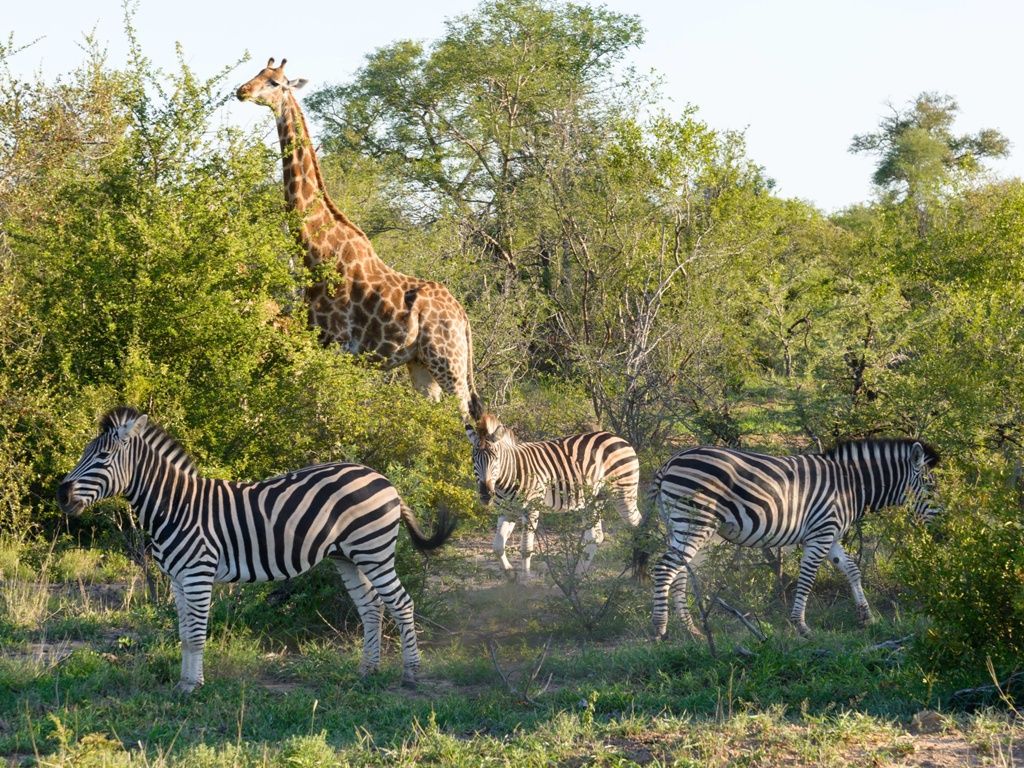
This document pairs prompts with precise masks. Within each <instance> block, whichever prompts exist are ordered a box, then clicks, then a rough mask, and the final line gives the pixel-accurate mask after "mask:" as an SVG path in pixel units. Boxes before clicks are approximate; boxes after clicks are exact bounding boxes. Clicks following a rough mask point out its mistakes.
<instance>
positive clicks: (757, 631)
mask: <svg viewBox="0 0 1024 768" xmlns="http://www.w3.org/2000/svg"><path fill="white" fill-rule="evenodd" d="M715 605H717V606H718V607H719V608H724V609H725V610H727V611H728V612H729V613H731V614H732V615H733V616H735V617H736V618H737V619H739V620H740V622H742V624H743V626H745V627H746V628H747V629H749V630H750V634H752V635H753V636H754V637H756V638H757V639H758V640H760V641H761V642H762V643H763V642H764V641H765V640H767V639H768V636H767V635H766V634H765V633H764V632H763V631H762V630H761V628H760V627H759V626H757V625H756V624H754V622H752V621H751V620H750V619H748V618H747V616H746V614H745V613H743V612H742V611H740V610H739V609H738V608H733V607H732V606H731V605H729V604H728V603H727V602H725V600H723V599H722V598H720V597H715Z"/></svg>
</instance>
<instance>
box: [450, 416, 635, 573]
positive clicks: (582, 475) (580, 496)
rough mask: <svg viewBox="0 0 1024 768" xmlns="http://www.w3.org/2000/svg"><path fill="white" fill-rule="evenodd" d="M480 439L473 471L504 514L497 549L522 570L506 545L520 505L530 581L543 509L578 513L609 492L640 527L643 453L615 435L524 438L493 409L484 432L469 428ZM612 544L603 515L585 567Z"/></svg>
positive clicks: (483, 493) (587, 541)
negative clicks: (639, 454) (522, 440)
mask: <svg viewBox="0 0 1024 768" xmlns="http://www.w3.org/2000/svg"><path fill="white" fill-rule="evenodd" d="M466 433H467V435H468V436H469V439H470V442H471V443H472V444H473V469H474V472H475V473H476V478H477V484H478V488H479V492H480V499H481V501H483V502H484V503H485V504H490V503H491V501H492V500H494V499H497V502H498V507H499V510H500V513H501V514H500V515H499V517H498V527H497V532H496V534H495V537H494V552H495V554H497V555H498V559H499V560H500V562H501V566H502V568H503V569H504V571H505V573H506V574H507V575H508V576H509V577H511V576H512V575H513V574H514V569H513V567H512V564H511V563H510V562H509V559H508V557H507V555H506V554H505V546H506V544H507V542H508V540H509V538H510V537H511V535H512V532H513V530H514V529H515V525H516V523H515V520H514V519H512V518H513V517H514V516H515V513H514V512H513V510H514V509H515V508H516V507H519V508H520V510H521V511H519V514H518V516H519V518H520V520H521V522H522V524H523V535H522V549H521V552H520V554H521V556H522V559H523V579H524V581H529V579H530V562H531V559H532V557H533V545H534V538H535V534H536V530H537V523H538V520H539V518H540V512H539V510H538V509H537V506H543V507H545V508H547V509H550V510H551V511H553V512H563V511H569V510H576V509H580V508H582V507H583V505H584V504H585V503H586V502H587V500H588V498H591V497H593V496H596V495H598V494H601V495H603V496H607V497H608V498H610V499H611V500H612V501H613V503H614V504H615V507H616V509H617V510H618V512H619V514H620V515H621V516H622V518H623V520H625V521H626V522H627V523H629V524H630V525H631V526H633V527H636V526H637V525H639V524H640V519H641V518H640V512H639V510H638V509H637V486H638V485H639V481H640V464H639V462H638V461H637V457H636V451H634V450H633V447H632V446H631V445H630V444H629V443H627V442H626V441H625V440H623V439H622V438H621V437H617V436H616V435H613V434H611V433H610V432H587V433H585V434H582V435H573V436H571V437H564V438H559V439H555V440H543V441H538V442H526V443H520V442H519V441H518V440H516V438H515V435H514V434H513V433H512V432H511V430H508V429H506V428H505V427H503V426H502V425H501V423H500V422H499V421H498V419H497V418H496V417H495V416H494V415H493V414H485V415H484V416H483V417H482V418H481V419H480V422H479V424H478V426H477V428H476V429H473V428H472V427H468V426H467V428H466ZM602 541H604V529H603V527H602V525H601V520H600V519H599V518H598V519H596V520H595V521H594V524H593V525H592V526H591V527H590V528H589V529H588V530H587V531H586V532H585V533H584V534H583V560H582V563H581V565H582V567H584V568H586V567H588V566H589V565H590V562H591V561H592V560H593V558H594V555H595V553H596V551H597V546H598V545H599V544H600V543H601V542H602Z"/></svg>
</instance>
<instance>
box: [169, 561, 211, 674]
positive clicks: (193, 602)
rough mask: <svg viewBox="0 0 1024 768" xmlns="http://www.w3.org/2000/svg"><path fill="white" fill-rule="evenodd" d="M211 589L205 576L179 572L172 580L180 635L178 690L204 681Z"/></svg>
mask: <svg viewBox="0 0 1024 768" xmlns="http://www.w3.org/2000/svg"><path fill="white" fill-rule="evenodd" d="M212 590H213V582H212V581H210V580H209V578H208V577H206V576H203V577H201V578H198V579H195V580H189V578H188V576H179V577H178V578H175V579H172V580H171V591H172V592H173V593H174V605H175V608H177V611H178V637H180V638H181V679H180V680H178V684H177V685H176V686H175V690H176V691H178V692H180V693H191V692H192V691H193V690H195V689H196V688H198V687H199V686H200V685H202V684H203V679H204V678H203V650H204V648H205V647H206V624H207V621H208V620H209V617H210V593H211V592H212Z"/></svg>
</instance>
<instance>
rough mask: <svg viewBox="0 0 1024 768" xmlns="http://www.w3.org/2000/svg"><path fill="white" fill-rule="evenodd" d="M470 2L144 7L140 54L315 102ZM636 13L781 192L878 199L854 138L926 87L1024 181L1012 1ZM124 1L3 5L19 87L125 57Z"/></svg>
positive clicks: (823, 2)
mask: <svg viewBox="0 0 1024 768" xmlns="http://www.w3.org/2000/svg"><path fill="white" fill-rule="evenodd" d="M476 5H477V3H476V2H475V0H433V1H432V2H422V0H420V1H419V2H413V1H411V0H396V1H395V2H390V1H389V0H379V1H378V2H370V3H365V2H361V3H358V4H356V3H352V2H344V1H339V0H335V1H334V2H330V3H325V2H319V0H308V1H307V2H305V3H303V4H298V3H282V2H279V1H278V2H264V0H250V2H246V3H221V2H216V1H215V0H214V1H209V2H205V3H200V2H196V1H195V0H175V1H174V2H167V1H166V0H159V1H157V0H140V2H139V7H138V11H137V13H136V16H135V26H136V30H137V33H138V36H139V39H140V41H141V44H142V48H143V52H144V53H145V54H146V55H147V56H148V57H149V58H150V59H152V60H153V61H154V62H156V63H157V64H158V65H159V66H162V67H164V68H166V69H173V66H174V62H175V58H174V57H175V43H176V42H180V43H181V45H182V46H183V48H184V52H185V56H186V60H187V61H188V63H189V64H190V65H191V66H192V67H193V68H194V69H195V70H196V72H197V74H198V75H200V76H209V75H212V74H214V73H215V72H216V71H219V69H220V68H221V67H223V66H224V65H226V64H227V63H229V62H231V61H234V60H236V59H237V58H239V57H240V56H242V55H243V54H244V53H245V52H246V51H248V52H249V53H251V54H252V57H253V58H252V61H251V62H249V63H247V64H244V65H242V67H240V68H239V69H238V70H236V72H235V73H234V74H233V76H232V80H231V83H232V84H233V85H237V84H240V83H241V82H243V81H245V80H247V79H249V77H251V76H252V75H253V74H255V73H256V71H257V70H258V69H259V68H260V67H261V66H262V65H263V64H264V63H265V62H266V60H267V58H269V57H270V56H274V57H276V58H278V59H280V58H282V57H285V58H287V59H288V61H289V64H288V74H289V76H290V77H293V78H295V77H305V78H308V79H309V81H310V85H309V86H307V88H309V90H310V91H312V90H313V89H315V88H318V87H320V86H322V85H325V84H327V83H337V82H342V81H346V80H348V79H349V78H351V76H352V75H353V73H354V72H355V71H356V70H357V69H358V68H359V66H360V65H361V63H362V62H363V59H364V57H365V55H366V54H367V53H369V52H371V51H373V50H374V49H376V48H378V47H380V46H382V45H386V44H388V43H390V42H392V41H394V40H397V39H404V38H411V39H415V40H421V41H425V42H429V41H431V40H435V39H437V38H438V37H439V36H440V35H441V34H442V33H443V31H444V26H443V22H444V20H445V19H446V18H448V17H451V16H455V15H460V14H463V13H467V12H469V11H471V10H472V9H473V8H475V7H476ZM605 5H606V6H607V7H608V8H610V9H612V10H616V11H621V12H625V13H634V14H637V15H638V16H639V17H640V19H641V21H642V22H643V25H644V27H645V29H646V42H645V43H644V45H643V46H642V47H641V48H640V49H639V50H637V51H634V52H633V53H632V55H631V57H630V61H631V62H632V63H633V64H634V65H636V66H637V67H638V68H639V69H641V70H652V69H653V70H656V71H657V72H658V73H660V74H661V75H662V77H663V78H664V89H663V92H664V94H665V96H666V97H668V98H669V99H671V102H670V104H669V108H670V110H671V111H677V112H678V111H680V110H682V108H683V107H684V106H685V105H686V104H693V105H695V106H697V107H698V108H699V113H698V116H699V117H700V118H701V119H703V120H705V121H707V122H708V123H709V124H710V125H712V126H713V127H715V128H722V129H725V128H729V129H739V130H745V132H746V136H747V146H748V154H749V156H750V157H751V159H753V160H754V161H755V162H757V163H759V164H761V165H763V166H764V167H765V169H766V171H767V173H768V175H769V176H771V177H772V178H774V179H775V180H776V182H777V184H778V186H777V190H776V191H777V192H778V193H779V194H781V195H783V196H786V197H799V198H802V199H805V200H808V201H811V202H813V203H814V204H816V205H818V206H819V207H821V208H822V209H824V210H826V211H832V210H836V209H838V208H842V207H844V206H846V205H849V204H851V203H855V202H860V201H864V200H867V199H869V198H870V196H871V195H872V188H871V183H870V176H871V172H872V169H873V161H872V159H871V158H869V157H865V156H854V155H851V154H849V153H848V152H847V147H848V146H849V144H850V139H851V137H852V136H853V134H855V133H863V132H867V131H870V130H873V129H874V128H875V126H876V125H877V123H878V120H879V118H880V117H882V116H883V115H885V114H887V113H888V111H889V110H888V107H887V104H888V103H890V102H891V103H893V104H896V105H899V106H903V105H905V104H906V102H908V101H910V100H911V99H913V98H914V97H915V96H916V95H917V94H918V93H920V92H921V91H926V90H927V91H939V92H942V93H949V94H951V95H953V96H954V97H956V99H957V100H958V101H959V103H960V108H961V109H960V119H959V121H958V123H957V125H956V130H958V131H960V132H966V131H971V132H973V131H976V130H978V129H979V128H983V127H991V128H996V129H998V130H1000V131H1002V132H1003V133H1004V134H1005V135H1006V136H1008V137H1009V139H1010V141H1011V155H1010V157H1009V158H1008V159H1007V160H1003V161H1000V162H998V163H996V164H993V169H994V170H995V172H996V173H997V174H998V175H1000V176H1004V177H1008V176H1024V146H1022V145H1024V102H1022V100H1021V98H1020V93H1019V85H1018V83H1017V80H1018V78H1019V72H1020V59H1019V52H1018V51H1019V44H1020V37H1021V33H1022V32H1024V3H1019V2H1011V1H1010V0H1005V1H1003V2H999V1H997V0H971V1H970V2H968V1H967V0H889V1H888V2H884V1H883V0H860V1H859V2H856V3H854V2H850V1H849V0H846V1H845V2H838V0H774V1H773V2H767V1H762V2H754V1H753V0H750V1H748V2H741V1H740V0H717V2H715V1H709V0H704V1H703V2H699V3H698V2H692V1H691V0H677V1H676V2H671V1H663V2H656V1H655V0H609V2H607V3H605ZM122 17H123V14H122V9H121V3H120V1H119V0H90V2H87V3H83V2H39V1H38V0H37V2H18V3H7V4H6V7H5V8H4V12H3V16H2V20H0V34H3V35H4V38H6V35H7V33H8V32H13V33H14V37H15V42H16V43H17V44H25V43H28V42H31V41H32V40H35V39H36V38H41V39H40V40H39V41H38V42H37V43H35V44H34V45H32V46H31V47H30V48H28V49H27V50H25V51H23V52H21V53H19V54H18V55H17V56H15V57H14V58H13V60H12V62H11V67H12V70H13V72H14V74H15V75H17V76H27V75H29V74H31V73H34V72H37V71H38V72H41V73H42V74H43V75H44V76H46V77H48V78H49V77H53V76H56V75H58V74H60V73H63V72H67V71H69V70H70V69H72V68H73V67H74V66H75V65H76V64H78V63H79V62H80V61H81V59H82V51H81V47H80V46H81V44H82V41H83V37H84V34H85V33H86V32H89V31H90V30H95V32H96V36H97V37H98V38H99V40H100V41H103V42H105V43H106V45H107V48H108V50H109V53H110V61H111V63H112V64H114V65H117V64H120V63H122V62H123V61H124V55H125V50H126V43H125V39H124V34H123V32H122ZM226 119H230V120H232V121H235V122H239V123H241V124H243V125H263V124H264V123H265V124H266V126H267V131H268V136H269V135H270V133H271V126H270V117H269V113H268V112H267V111H266V110H263V109H260V108H258V107H255V106H253V105H251V104H232V105H231V106H230V107H229V110H228V114H227V117H226Z"/></svg>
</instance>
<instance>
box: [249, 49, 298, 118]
mask: <svg viewBox="0 0 1024 768" xmlns="http://www.w3.org/2000/svg"><path fill="white" fill-rule="evenodd" d="M287 63H288V59H281V63H280V64H279V65H278V66H276V67H275V66H274V60H273V59H270V60H268V61H267V66H266V67H264V68H263V69H262V70H261V71H260V73H259V74H258V75H256V77H254V78H253V79H252V80H250V81H249V82H248V83H246V84H245V85H243V86H241V87H240V88H239V89H238V99H239V101H252V102H254V103H256V104H263V105H264V106H267V107H270V108H271V109H272V110H273V111H274V114H275V115H279V114H281V109H282V105H283V104H284V99H285V96H287V94H288V93H290V92H291V91H297V90H298V89H299V88H301V87H302V86H304V85H305V84H306V81H305V80H304V79H301V78H300V79H298V80H289V79H288V78H287V77H285V74H284V65H285V64H287Z"/></svg>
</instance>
